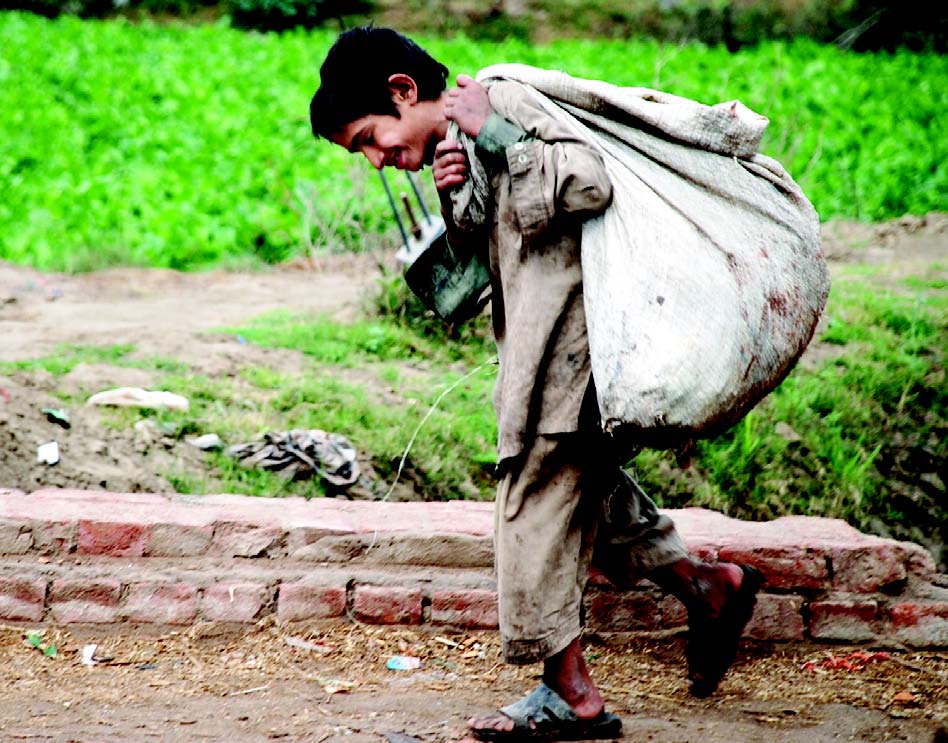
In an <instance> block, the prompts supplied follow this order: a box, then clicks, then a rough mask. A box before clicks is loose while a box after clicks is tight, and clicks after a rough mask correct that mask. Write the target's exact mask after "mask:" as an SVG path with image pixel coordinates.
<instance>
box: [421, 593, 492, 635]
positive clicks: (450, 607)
mask: <svg viewBox="0 0 948 743" xmlns="http://www.w3.org/2000/svg"><path fill="white" fill-rule="evenodd" d="M431 621H432V622H433V623H435V624H451V625H454V626H457V627H467V628H471V629H496V628H497V622H498V617H497V594H496V593H495V592H494V591H485V590H479V589H471V590H469V591H435V592H434V593H433V594H432V596H431Z"/></svg>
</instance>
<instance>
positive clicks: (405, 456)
mask: <svg viewBox="0 0 948 743" xmlns="http://www.w3.org/2000/svg"><path fill="white" fill-rule="evenodd" d="M496 363H497V357H496V356H494V357H492V358H490V359H488V360H487V361H485V362H484V363H483V364H481V365H479V366H477V367H475V368H474V369H472V370H471V371H469V372H468V373H467V374H465V375H464V376H463V377H459V378H458V379H457V380H455V381H454V382H453V383H452V384H451V385H449V386H448V387H446V388H445V389H444V390H442V391H441V394H440V395H438V397H437V398H435V401H434V402H433V403H432V404H431V407H430V408H428V412H427V413H425V415H424V417H422V419H421V421H419V423H418V425H417V426H416V427H415V432H414V433H413V434H412V435H411V438H410V439H409V440H408V446H406V447H405V451H404V453H403V454H402V458H401V461H400V462H399V463H398V469H397V470H396V472H395V479H394V480H392V485H391V487H389V489H388V492H387V493H386V494H385V495H384V496H382V498H381V500H380V501H379V502H380V503H381V502H384V501H387V500H388V499H389V497H390V496H391V495H392V493H393V492H394V491H395V486H396V485H397V484H398V480H399V478H400V477H401V476H402V470H403V469H404V468H405V462H406V461H407V460H408V454H409V453H410V452H411V448H412V447H413V446H414V445H415V439H416V438H418V434H419V432H420V431H421V429H422V427H423V426H424V425H425V423H427V422H428V419H429V418H430V417H431V415H432V414H433V413H434V411H435V410H437V408H438V405H440V404H441V401H442V400H443V399H444V398H445V397H446V396H447V395H448V394H449V393H450V392H451V391H452V390H454V389H457V387H458V386H459V385H461V384H462V383H463V382H465V381H467V380H468V379H470V378H471V377H473V376H474V375H475V374H477V373H478V372H479V371H480V370H481V369H483V368H484V367H485V366H490V365H492V364H496ZM378 536H379V530H378V529H376V530H375V532H374V533H373V534H372V542H371V543H370V544H369V546H368V547H367V548H366V550H365V551H366V553H367V552H368V551H369V550H371V549H372V548H373V547H374V546H375V543H376V541H377V539H378Z"/></svg>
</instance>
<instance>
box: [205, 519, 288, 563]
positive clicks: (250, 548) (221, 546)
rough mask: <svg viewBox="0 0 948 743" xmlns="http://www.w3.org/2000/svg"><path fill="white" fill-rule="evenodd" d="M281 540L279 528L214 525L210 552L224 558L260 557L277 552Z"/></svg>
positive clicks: (281, 532)
mask: <svg viewBox="0 0 948 743" xmlns="http://www.w3.org/2000/svg"><path fill="white" fill-rule="evenodd" d="M282 539H283V529H281V528H280V527H279V526H253V525H251V524H241V523H234V522H221V523H218V524H215V525H214V537H213V539H212V540H211V551H212V552H214V553H215V554H218V555H224V556H225V557H260V556H263V555H268V556H271V557H275V556H277V555H275V554H271V553H273V552H275V551H276V550H278V548H279V545H280V542H281V541H282Z"/></svg>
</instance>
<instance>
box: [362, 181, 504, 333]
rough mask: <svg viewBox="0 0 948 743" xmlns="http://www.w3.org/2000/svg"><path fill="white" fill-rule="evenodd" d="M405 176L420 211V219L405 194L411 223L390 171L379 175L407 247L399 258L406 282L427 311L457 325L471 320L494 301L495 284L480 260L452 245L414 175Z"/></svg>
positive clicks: (403, 247)
mask: <svg viewBox="0 0 948 743" xmlns="http://www.w3.org/2000/svg"><path fill="white" fill-rule="evenodd" d="M405 175H406V176H407V177H408V183H409V185H410V186H411V193H413V194H414V197H415V201H416V202H417V205H418V209H419V211H420V212H421V219H418V217H416V214H415V209H414V207H413V206H412V201H411V199H410V198H409V195H408V194H407V193H402V194H401V201H402V207H403V208H404V210H405V213H406V215H407V220H408V223H407V225H406V221H405V219H404V218H403V217H402V214H401V211H400V210H399V208H398V204H397V203H396V201H395V196H394V195H393V193H392V188H391V186H390V185H389V182H388V179H387V178H386V177H385V173H384V172H383V171H381V170H380V171H379V177H380V178H381V179H382V185H383V186H384V187H385V193H386V195H387V196H388V203H389V205H390V206H391V207H392V213H393V214H394V215H395V222H396V223H397V224H398V230H399V232H400V233H401V236H402V247H401V248H399V250H398V252H397V253H396V254H395V257H396V259H397V260H398V262H399V264H400V265H401V267H402V268H403V269H404V271H405V281H406V282H407V283H408V286H409V288H410V289H411V290H412V292H414V294H415V295H416V296H417V297H418V298H419V299H420V300H421V301H422V303H423V304H424V305H425V307H427V308H428V309H430V310H432V311H433V312H434V313H435V314H436V315H438V317H440V318H441V319H443V320H445V321H446V322H449V323H452V324H457V323H461V322H464V321H465V320H470V319H471V318H472V317H475V316H476V315H478V314H479V313H480V311H481V310H482V309H483V308H484V306H485V305H486V304H487V301H488V299H489V296H485V294H486V292H485V290H486V289H487V287H488V286H489V284H490V276H489V275H488V273H487V269H486V268H485V267H484V265H483V263H482V262H481V261H480V259H479V258H478V257H477V256H475V255H462V254H460V253H459V252H457V251H455V250H454V249H453V248H452V247H451V245H450V243H449V242H448V239H447V231H446V229H445V224H444V220H443V219H442V218H441V217H440V216H435V215H433V214H432V213H431V212H430V211H429V210H428V207H427V206H426V205H425V200H424V198H423V197H422V195H421V191H420V190H419V189H418V184H417V183H416V182H415V179H414V177H413V176H412V174H411V173H406V174H405Z"/></svg>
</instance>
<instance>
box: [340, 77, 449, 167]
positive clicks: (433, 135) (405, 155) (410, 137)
mask: <svg viewBox="0 0 948 743" xmlns="http://www.w3.org/2000/svg"><path fill="white" fill-rule="evenodd" d="M389 82H390V83H391V85H392V101H393V102H394V103H395V107H396V108H397V109H398V113H399V116H397V117H396V116H391V115H388V114H369V115H367V116H363V117H362V118H359V119H356V120H355V121H353V122H350V123H349V124H347V125H346V126H345V127H344V128H343V129H342V131H341V132H339V133H338V134H337V135H335V136H334V137H333V140H332V141H333V142H335V143H336V144H337V145H339V146H341V147H345V148H346V149H347V150H349V152H352V153H357V152H361V153H362V154H363V155H365V157H366V159H367V160H368V161H369V162H370V163H372V165H373V167H375V168H376V169H379V170H381V169H382V168H383V167H385V166H389V167H395V168H398V169H399V170H420V169H421V168H422V166H424V165H430V164H431V162H432V160H433V159H434V150H435V145H437V143H438V142H439V141H440V140H441V139H443V138H444V134H445V132H446V131H447V123H448V122H447V119H445V118H444V114H443V113H442V104H441V101H440V100H435V101H420V100H418V91H417V88H416V87H415V82H414V80H412V79H411V78H410V77H408V76H407V75H392V77H391V78H389Z"/></svg>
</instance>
